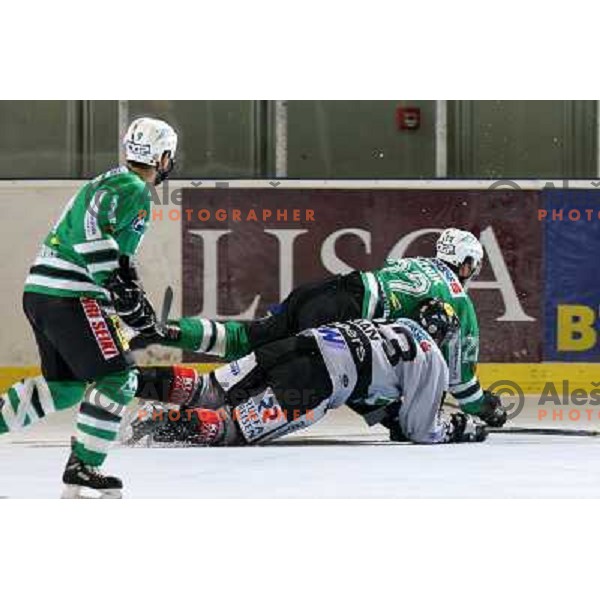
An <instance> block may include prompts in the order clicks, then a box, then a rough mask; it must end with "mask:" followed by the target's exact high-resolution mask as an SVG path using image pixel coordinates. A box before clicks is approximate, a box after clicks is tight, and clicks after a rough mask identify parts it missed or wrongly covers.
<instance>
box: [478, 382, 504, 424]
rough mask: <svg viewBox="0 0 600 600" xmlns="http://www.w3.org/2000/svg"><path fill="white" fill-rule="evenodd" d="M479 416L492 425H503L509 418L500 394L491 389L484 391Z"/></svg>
mask: <svg viewBox="0 0 600 600" xmlns="http://www.w3.org/2000/svg"><path fill="white" fill-rule="evenodd" d="M477 416H478V417H479V418H480V419H481V420H482V421H484V422H485V423H487V424H488V425H489V426H490V427H502V426H503V425H504V424H505V423H506V419H507V418H508V415H507V414H506V409H505V408H504V406H502V402H501V400H500V396H498V395H497V394H494V393H493V392H490V390H485V391H484V392H483V400H482V406H481V410H480V411H479V412H478V413H477Z"/></svg>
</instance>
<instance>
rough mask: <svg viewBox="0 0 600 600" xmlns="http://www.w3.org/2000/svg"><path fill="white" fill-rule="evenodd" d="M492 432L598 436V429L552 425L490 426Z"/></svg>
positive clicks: (599, 434)
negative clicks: (553, 426) (561, 427)
mask: <svg viewBox="0 0 600 600" xmlns="http://www.w3.org/2000/svg"><path fill="white" fill-rule="evenodd" d="M489 432H490V433H520V434H528V435H562V436H571V437H598V436H600V431H598V430H596V429H566V428H563V429H560V428H552V427H516V426H515V427H490V428H489Z"/></svg>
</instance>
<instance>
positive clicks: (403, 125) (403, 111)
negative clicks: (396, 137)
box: [396, 106, 421, 131]
mask: <svg viewBox="0 0 600 600" xmlns="http://www.w3.org/2000/svg"><path fill="white" fill-rule="evenodd" d="M396 126H397V127H398V129H399V130H400V131H415V130H416V129H419V127H420V126H421V109H420V108H418V107H416V106H399V107H398V108H397V109H396Z"/></svg>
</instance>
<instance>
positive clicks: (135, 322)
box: [104, 256, 156, 335]
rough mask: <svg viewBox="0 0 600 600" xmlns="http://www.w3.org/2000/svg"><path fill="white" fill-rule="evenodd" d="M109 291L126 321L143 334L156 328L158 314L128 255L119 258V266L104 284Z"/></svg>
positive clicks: (116, 309)
mask: <svg viewBox="0 0 600 600" xmlns="http://www.w3.org/2000/svg"><path fill="white" fill-rule="evenodd" d="M104 285H105V287H106V289H107V290H108V291H109V293H110V296H111V299H112V302H113V305H114V308H115V311H116V313H117V314H118V315H119V317H121V319H122V320H123V322H124V323H126V324H127V325H129V327H131V328H132V329H135V330H136V331H138V332H139V333H140V334H141V335H147V334H150V333H151V332H153V331H154V330H155V329H156V315H155V313H154V309H153V308H152V305H151V304H150V302H149V301H148V299H147V298H146V294H145V292H144V290H143V288H142V286H141V283H140V281H139V278H138V275H137V272H136V270H135V267H134V266H133V264H132V263H131V259H130V258H129V257H128V256H121V257H120V258H119V268H118V269H116V270H115V271H113V273H111V275H110V277H109V278H108V280H107V281H106V283H105V284H104Z"/></svg>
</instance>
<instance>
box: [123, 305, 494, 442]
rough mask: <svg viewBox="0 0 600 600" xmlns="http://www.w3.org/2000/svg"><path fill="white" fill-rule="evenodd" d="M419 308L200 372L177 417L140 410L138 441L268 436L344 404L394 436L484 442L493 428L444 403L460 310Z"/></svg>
mask: <svg viewBox="0 0 600 600" xmlns="http://www.w3.org/2000/svg"><path fill="white" fill-rule="evenodd" d="M417 314H418V317H417V319H418V323H416V322H414V321H412V320H409V319H396V320H393V321H384V320H379V321H369V320H366V319H357V320H351V321H346V322H341V323H333V324H329V325H324V326H321V327H318V328H313V329H307V330H305V331H303V332H301V333H299V334H297V335H295V336H293V337H288V338H284V339H282V340H277V341H274V342H271V343H269V344H265V345H263V346H260V347H259V348H257V349H256V350H255V351H254V352H252V353H251V354H249V355H247V356H245V357H244V358H242V359H240V360H238V361H234V362H232V363H229V364H228V365H225V366H223V367H220V368H218V369H217V370H216V371H213V372H212V373H210V374H208V375H204V376H197V380H196V382H195V384H194V385H192V386H190V387H189V388H188V389H190V390H193V391H192V392H191V393H189V394H188V395H187V397H186V395H185V394H183V395H182V391H183V388H182V387H181V386H175V388H174V389H173V391H174V392H175V395H172V396H171V397H170V398H168V400H169V401H171V402H174V401H175V402H179V403H180V404H181V409H180V413H179V415H177V416H174V414H173V412H174V411H170V412H169V413H168V415H169V418H168V419H167V418H166V413H165V412H164V411H163V409H158V411H159V412H160V414H156V413H153V412H152V411H151V410H148V411H147V412H144V411H140V415H141V416H140V417H139V418H138V419H137V420H134V422H133V423H132V430H131V437H130V439H129V441H130V442H132V443H134V442H137V441H139V440H140V439H142V438H144V437H146V436H150V440H151V441H157V442H161V441H163V442H171V443H173V442H175V443H177V442H184V443H188V444H194V445H206V446H230V445H248V444H257V443H263V442H268V441H271V440H274V439H276V438H279V437H281V436H284V435H286V434H289V433H291V432H293V431H297V430H299V429H302V428H305V427H308V426H310V425H312V424H313V423H315V422H316V421H318V420H319V419H321V418H322V417H323V416H324V415H325V414H326V413H327V412H328V411H329V410H331V409H334V408H338V407H340V406H342V405H344V404H346V405H347V406H349V407H350V408H352V409H353V410H355V411H356V412H358V413H359V414H361V415H363V416H364V417H365V420H366V421H367V422H368V423H369V424H371V425H372V424H375V423H381V424H382V425H384V426H385V427H387V428H388V429H389V431H390V439H391V440H393V441H413V442H417V443H423V444H439V443H448V442H478V441H483V440H484V439H485V437H486V435H487V434H486V429H485V425H482V424H478V423H477V422H476V420H475V419H474V418H473V417H472V416H470V415H466V414H463V413H456V414H453V415H445V414H444V413H443V412H442V410H441V404H442V401H443V398H444V395H445V393H446V391H447V389H448V366H447V364H446V361H445V359H444V357H443V356H442V353H441V352H440V350H439V348H438V346H437V345H436V342H437V343H438V344H442V343H443V342H445V341H451V339H452V337H454V336H456V335H457V334H458V330H459V323H458V319H457V317H456V314H455V312H454V310H453V308H452V307H451V306H450V305H449V304H447V303H444V302H442V301H440V300H426V301H425V302H423V303H422V304H421V306H420V307H419V308H418V310H417ZM427 332H429V333H427ZM434 340H435V341H434ZM188 372H189V370H188ZM163 417H164V418H163Z"/></svg>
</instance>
